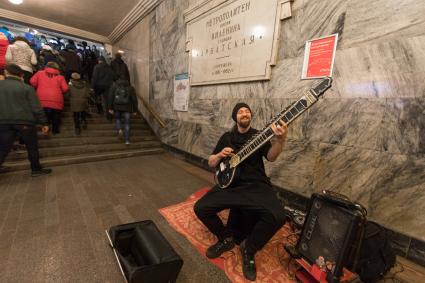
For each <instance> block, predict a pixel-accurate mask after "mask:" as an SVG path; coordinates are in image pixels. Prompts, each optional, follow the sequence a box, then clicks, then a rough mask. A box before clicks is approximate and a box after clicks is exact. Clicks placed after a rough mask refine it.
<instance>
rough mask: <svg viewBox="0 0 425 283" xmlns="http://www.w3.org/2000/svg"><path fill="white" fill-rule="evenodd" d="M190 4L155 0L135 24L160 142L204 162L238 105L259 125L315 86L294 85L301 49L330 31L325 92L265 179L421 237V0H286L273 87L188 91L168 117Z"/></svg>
mask: <svg viewBox="0 0 425 283" xmlns="http://www.w3.org/2000/svg"><path fill="white" fill-rule="evenodd" d="M197 2H200V0H198V1H196V0H164V1H163V2H161V4H160V5H159V6H158V7H157V8H156V9H155V10H154V11H153V12H152V13H151V14H150V16H149V17H148V18H147V19H146V20H148V21H149V23H148V24H147V25H146V26H145V25H144V26H143V27H136V28H135V29H137V31H138V32H139V33H140V34H147V33H149V34H150V39H149V45H150V46H149V49H150V52H149V87H148V91H149V103H150V105H151V106H152V107H153V108H154V109H155V110H156V111H157V112H158V113H159V114H160V116H161V117H162V119H164V120H165V121H166V124H167V127H166V128H164V129H161V128H159V126H158V124H156V123H155V122H153V121H151V125H152V127H153V128H154V130H155V131H156V133H157V134H158V136H159V137H160V138H161V140H162V141H163V142H164V143H166V144H168V145H170V146H173V147H176V148H178V149H180V150H183V151H185V152H189V153H191V154H194V155H196V156H199V157H202V158H207V157H208V156H209V154H210V152H211V151H212V149H213V147H214V145H215V143H216V142H217V140H218V138H219V136H220V135H221V134H222V133H223V132H224V131H226V130H227V129H229V128H230V127H231V126H232V120H231V118H230V112H231V109H232V107H233V105H234V104H235V103H236V102H239V101H245V102H247V103H248V104H250V105H251V106H252V109H253V111H254V126H255V127H262V126H263V125H264V123H265V122H266V121H267V120H268V119H269V118H270V117H271V116H272V115H274V114H275V113H277V112H278V111H280V110H281V109H282V108H283V107H284V106H285V105H287V104H288V103H289V102H291V101H292V100H294V99H295V98H297V97H298V95H299V94H300V93H301V92H302V91H303V90H305V89H306V88H308V87H309V86H311V84H312V83H313V82H312V81H301V80H300V76H301V69H302V63H303V52H304V44H305V41H306V40H308V39H311V38H315V37H320V36H325V35H329V34H332V33H336V32H337V33H339V44H338V49H337V54H336V61H335V69H334V85H333V87H332V89H331V90H329V91H328V92H327V93H326V94H325V97H324V99H323V100H321V101H320V102H318V103H317V104H316V105H315V106H314V107H313V108H312V109H311V110H309V111H308V113H306V114H305V115H303V116H302V117H301V118H300V119H299V120H298V121H296V122H295V123H294V124H292V125H291V127H290V132H289V137H288V142H287V145H286V148H285V151H284V153H282V155H281V156H280V158H279V159H278V160H277V161H276V162H274V163H268V164H267V171H268V173H269V175H270V176H271V178H272V181H273V182H274V183H275V184H276V185H278V186H280V187H283V188H286V189H288V190H290V191H293V192H296V193H299V194H302V195H304V196H310V195H311V194H312V193H313V192H318V191H321V190H323V189H328V190H334V191H337V192H340V193H343V194H346V195H348V196H349V197H351V198H352V199H354V200H357V201H359V202H361V203H362V204H363V205H365V206H366V207H367V208H368V212H369V217H370V218H371V219H374V220H376V221H378V222H380V223H381V224H383V225H384V226H386V227H388V228H391V229H394V230H396V231H399V232H402V233H405V234H408V235H410V236H412V237H416V238H418V239H420V240H425V214H423V213H421V212H422V211H424V210H425V48H424V47H425V21H424V17H423V15H424V14H425V5H424V4H423V3H422V1H418V0H404V1H399V0H374V1H370V0H321V1H317V0H295V1H294V2H293V17H292V18H291V19H288V20H285V21H283V22H281V25H282V26H281V33H280V43H279V56H278V62H277V65H276V66H275V67H274V68H273V69H272V78H271V80H270V81H265V82H251V83H233V84H222V85H214V86H203V87H192V89H191V94H190V104H189V111H188V112H175V111H173V107H172V100H173V76H174V75H175V74H179V73H182V72H187V71H188V54H187V53H186V52H185V40H186V38H185V35H186V28H185V24H184V19H183V11H184V10H185V9H187V8H189V7H190V6H192V5H195V4H196V3H197ZM144 28H146V30H145V29H144ZM145 40H146V39H145Z"/></svg>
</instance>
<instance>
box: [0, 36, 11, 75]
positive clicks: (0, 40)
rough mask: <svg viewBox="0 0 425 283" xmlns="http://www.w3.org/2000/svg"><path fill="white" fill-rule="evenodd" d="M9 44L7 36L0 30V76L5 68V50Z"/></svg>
mask: <svg viewBox="0 0 425 283" xmlns="http://www.w3.org/2000/svg"><path fill="white" fill-rule="evenodd" d="M8 46H9V41H8V40H7V37H6V36H5V35H4V34H3V33H2V32H0V77H4V68H6V51H7V47H8Z"/></svg>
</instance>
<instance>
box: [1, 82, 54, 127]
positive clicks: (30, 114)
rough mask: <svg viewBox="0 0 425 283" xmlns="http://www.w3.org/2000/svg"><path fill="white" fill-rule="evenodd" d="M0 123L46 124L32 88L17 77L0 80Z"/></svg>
mask: <svg viewBox="0 0 425 283" xmlns="http://www.w3.org/2000/svg"><path fill="white" fill-rule="evenodd" d="M0 124H2V125H36V124H43V125H46V124H47V119H46V115H45V114H44V110H43V108H41V105H40V101H39V100H38V97H37V95H36V94H35V91H34V89H33V88H32V87H31V86H29V85H27V84H25V83H24V82H22V81H21V80H20V79H18V78H14V77H8V78H7V79H6V80H4V81H0Z"/></svg>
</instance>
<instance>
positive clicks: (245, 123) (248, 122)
mask: <svg viewBox="0 0 425 283" xmlns="http://www.w3.org/2000/svg"><path fill="white" fill-rule="evenodd" d="M250 125H251V119H246V120H240V121H239V122H238V126H239V127H241V128H242V129H246V128H248V127H249V126H250Z"/></svg>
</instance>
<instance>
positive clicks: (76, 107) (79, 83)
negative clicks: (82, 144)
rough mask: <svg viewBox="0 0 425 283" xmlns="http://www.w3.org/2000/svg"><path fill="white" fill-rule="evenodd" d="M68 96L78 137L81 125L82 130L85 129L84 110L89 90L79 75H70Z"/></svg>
mask: <svg viewBox="0 0 425 283" xmlns="http://www.w3.org/2000/svg"><path fill="white" fill-rule="evenodd" d="M69 94H70V102H71V111H72V112H74V127H75V134H77V135H79V134H80V133H81V124H82V126H83V128H84V129H85V128H87V120H86V110H87V106H88V103H87V102H88V98H89V95H90V88H89V86H88V85H87V83H86V82H85V81H84V80H81V76H80V74H79V73H72V74H71V81H70V83H69Z"/></svg>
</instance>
